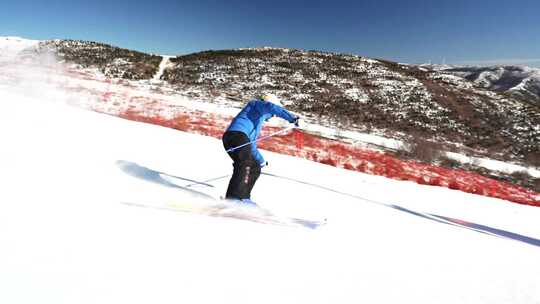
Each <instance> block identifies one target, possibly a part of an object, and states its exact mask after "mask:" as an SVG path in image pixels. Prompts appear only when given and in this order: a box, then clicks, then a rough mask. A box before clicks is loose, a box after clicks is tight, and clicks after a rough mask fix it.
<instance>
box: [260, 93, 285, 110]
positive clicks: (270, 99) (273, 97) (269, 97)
mask: <svg viewBox="0 0 540 304" xmlns="http://www.w3.org/2000/svg"><path fill="white" fill-rule="evenodd" d="M261 100H264V101H267V102H271V103H273V104H275V105H278V106H280V107H283V103H282V102H281V101H280V100H279V98H277V96H276V95H274V94H264V95H263V96H262V97H261Z"/></svg>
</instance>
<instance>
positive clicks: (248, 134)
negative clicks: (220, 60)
mask: <svg viewBox="0 0 540 304" xmlns="http://www.w3.org/2000/svg"><path fill="white" fill-rule="evenodd" d="M273 116H278V117H281V118H283V119H285V120H287V121H289V122H291V123H295V122H296V121H297V120H298V117H297V116H295V115H293V114H291V113H290V112H289V111H287V110H285V109H284V108H283V107H282V106H280V102H279V100H277V98H276V97H275V96H273V95H266V96H264V97H263V98H261V99H260V100H253V101H250V102H249V103H248V104H247V105H246V106H245V107H244V108H243V109H242V110H241V111H240V113H238V114H237V115H236V117H235V118H234V119H233V120H232V122H231V124H230V125H229V127H228V128H227V130H226V131H225V133H224V134H223V146H224V147H225V150H226V151H229V150H230V149H234V148H236V147H239V146H242V145H245V146H243V147H241V148H238V149H234V150H232V151H230V152H228V154H229V156H230V157H231V158H232V159H233V161H234V164H233V167H234V171H233V176H232V178H231V180H230V182H229V187H228V188H227V194H226V198H228V199H239V200H242V199H248V200H249V199H250V197H251V190H252V188H253V186H254V185H255V182H256V180H257V178H258V177H259V175H260V172H261V167H262V166H264V165H265V164H266V161H265V160H264V158H263V157H262V155H261V153H260V152H259V150H258V149H257V145H256V140H257V137H258V136H259V133H260V131H261V128H262V126H263V124H264V122H265V121H267V120H268V119H270V118H271V117H273ZM249 143H251V144H249Z"/></svg>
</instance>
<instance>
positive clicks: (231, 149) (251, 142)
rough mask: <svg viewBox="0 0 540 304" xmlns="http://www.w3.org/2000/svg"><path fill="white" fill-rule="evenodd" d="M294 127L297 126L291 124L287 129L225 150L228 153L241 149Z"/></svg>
mask: <svg viewBox="0 0 540 304" xmlns="http://www.w3.org/2000/svg"><path fill="white" fill-rule="evenodd" d="M294 128H296V126H295V125H293V126H290V127H287V128H285V129H283V130H280V131H277V132H274V133H272V134H269V135H266V136H263V137H259V138H257V139H256V140H252V141H250V142H247V143H245V144H241V145H240V146H237V147H233V148H230V149H229V150H227V151H225V152H227V153H229V152H232V151H234V150H237V149H240V148H242V147H245V146H247V145H251V144H253V143H256V142H259V141H262V140H265V139H268V138H270V137H272V136H276V135H278V134H280V133H284V132H285V131H289V130H290V129H294Z"/></svg>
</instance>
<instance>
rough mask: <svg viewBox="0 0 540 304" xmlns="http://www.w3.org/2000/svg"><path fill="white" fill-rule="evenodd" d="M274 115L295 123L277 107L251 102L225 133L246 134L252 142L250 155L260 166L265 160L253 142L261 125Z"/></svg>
mask: <svg viewBox="0 0 540 304" xmlns="http://www.w3.org/2000/svg"><path fill="white" fill-rule="evenodd" d="M274 115H275V116H278V117H281V118H283V119H285V120H287V121H288V122H290V123H293V122H295V119H296V116H295V115H293V114H291V113H290V112H289V111H287V110H285V109H284V108H282V107H280V106H278V105H275V104H273V103H271V102H267V101H264V100H252V101H250V102H249V103H248V104H247V105H246V106H245V107H244V108H243V109H242V111H240V113H238V115H236V117H235V118H234V119H233V121H232V122H231V124H230V125H229V127H228V128H227V131H226V132H228V131H238V132H242V133H244V134H246V135H247V137H248V138H249V140H250V141H251V142H253V144H252V145H251V153H252V155H253V157H254V158H255V160H256V161H257V162H258V163H259V164H260V165H261V166H262V165H264V163H265V160H264V158H263V157H262V155H261V153H260V152H259V150H258V149H257V144H256V143H255V140H256V139H257V137H259V133H260V132H261V128H262V125H263V123H264V122H265V121H267V120H268V119H270V118H271V117H272V116H274Z"/></svg>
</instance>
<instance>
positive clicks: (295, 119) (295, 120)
mask: <svg viewBox="0 0 540 304" xmlns="http://www.w3.org/2000/svg"><path fill="white" fill-rule="evenodd" d="M293 124H294V126H295V127H297V128H298V127H300V116H296V117H295V118H294V121H293Z"/></svg>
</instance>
